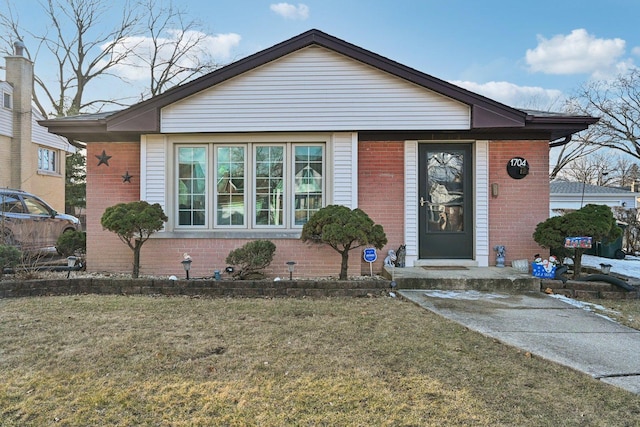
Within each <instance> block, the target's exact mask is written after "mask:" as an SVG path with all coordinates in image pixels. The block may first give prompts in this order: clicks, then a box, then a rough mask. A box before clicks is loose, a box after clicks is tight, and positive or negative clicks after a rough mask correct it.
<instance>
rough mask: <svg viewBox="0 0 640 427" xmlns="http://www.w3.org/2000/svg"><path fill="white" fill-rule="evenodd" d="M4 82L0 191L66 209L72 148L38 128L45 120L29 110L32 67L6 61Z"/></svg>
mask: <svg viewBox="0 0 640 427" xmlns="http://www.w3.org/2000/svg"><path fill="white" fill-rule="evenodd" d="M5 70H6V79H5V81H1V80H0V94H1V96H2V105H1V106H0V187H8V188H14V189H20V190H25V191H28V192H30V193H33V194H35V195H37V196H40V197H42V198H43V199H45V200H46V201H47V202H48V203H49V204H50V205H51V206H52V207H53V208H54V209H56V210H57V211H59V212H64V208H65V204H64V201H65V198H64V191H65V174H64V171H65V156H66V154H67V153H75V148H74V147H73V146H72V145H71V144H69V142H68V141H67V140H66V139H65V138H63V137H60V136H58V135H53V134H51V133H49V132H48V131H47V129H46V128H44V127H42V126H40V125H39V124H38V121H39V120H42V119H44V117H42V115H41V114H40V113H39V112H38V111H36V109H34V108H33V107H32V101H33V63H32V62H31V61H29V60H28V59H27V58H25V57H23V56H22V49H21V48H20V46H18V47H17V48H16V54H15V55H14V56H9V57H7V58H6V67H5Z"/></svg>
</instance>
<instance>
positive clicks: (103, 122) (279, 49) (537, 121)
mask: <svg viewBox="0 0 640 427" xmlns="http://www.w3.org/2000/svg"><path fill="white" fill-rule="evenodd" d="M312 45H317V46H321V47H324V48H327V49H329V50H332V51H335V52H337V53H339V54H342V55H345V56H347V57H349V58H352V59H354V60H357V61H359V62H362V63H364V64H367V65H369V66H372V67H374V68H377V69H379V70H381V71H383V72H386V73H389V74H392V75H395V76H397V77H399V78H402V79H405V80H407V81H409V82H412V83H414V84H416V85H418V86H422V87H424V88H426V89H429V90H432V91H434V92H437V93H439V94H441V95H443V96H446V97H449V98H452V99H454V100H457V101H459V102H462V103H464V104H467V105H469V106H470V107H471V121H472V123H471V132H474V131H492V130H494V131H496V130H498V131H499V130H504V129H505V128H509V129H510V130H511V131H516V132H517V129H521V130H524V128H525V127H526V128H527V130H528V129H529V126H530V125H533V126H534V128H533V129H531V130H536V129H535V128H538V129H539V130H541V131H542V130H549V131H550V134H549V139H550V140H555V139H558V138H561V137H564V136H567V135H570V134H572V133H574V132H576V131H579V130H583V129H585V128H586V127H587V126H588V125H589V124H590V123H589V122H588V120H585V119H587V118H582V117H581V118H575V119H576V122H575V123H572V122H571V119H574V117H573V116H563V115H560V116H557V115H556V116H549V117H540V116H539V115H538V114H533V115H532V114H531V113H530V112H525V111H521V110H518V109H515V108H512V107H509V106H507V105H504V104H502V103H499V102H497V101H494V100H492V99H489V98H486V97H484V96H482V95H479V94H476V93H473V92H471V91H468V90H466V89H463V88H461V87H458V86H455V85H452V84H450V83H448V82H445V81H444V80H440V79H438V78H436V77H433V76H431V75H428V74H425V73H422V72H420V71H417V70H415V69H413V68H410V67H407V66H405V65H402V64H400V63H398V62H395V61H392V60H390V59H388V58H385V57H383V56H381V55H378V54H375V53H373V52H370V51H368V50H366V49H363V48H361V47H358V46H356V45H353V44H351V43H348V42H346V41H344V40H341V39H338V38H336V37H333V36H330V35H328V34H326V33H324V32H322V31H319V30H315V29H313V30H309V31H307V32H305V33H302V34H300V35H298V36H295V37H293V38H291V39H289V40H286V41H284V42H281V43H278V44H276V45H274V46H272V47H270V48H268V49H265V50H262V51H260V52H257V53H255V54H253V55H250V56H248V57H246V58H243V59H240V60H238V61H236V62H234V63H232V64H229V65H227V66H225V67H222V68H220V69H218V70H216V71H213V72H211V73H209V74H207V75H205V76H202V77H200V78H197V79H195V80H193V81H191V82H188V83H185V84H183V85H181V86H178V87H175V88H172V89H170V90H168V91H166V92H164V93H163V94H161V95H158V96H156V97H153V98H151V99H148V100H146V101H143V102H140V103H138V104H135V105H132V106H131V107H129V108H126V109H124V110H121V111H119V112H114V113H112V114H100V115H98V117H96V116H94V117H93V118H92V115H88V116H78V117H75V118H62V119H51V120H43V121H41V122H40V124H41V125H43V126H47V127H48V128H49V130H50V132H52V133H56V134H60V135H63V136H67V137H70V138H72V139H78V140H83V141H86V142H91V141H105V140H109V141H115V140H119V141H124V140H131V139H130V138H131V136H134V138H133V140H136V139H139V135H141V134H145V133H159V132H160V110H161V109H162V108H163V107H165V106H167V105H170V104H172V103H174V102H177V101H179V100H182V99H184V98H186V97H188V96H191V95H193V94H196V93H198V92H200V91H203V90H205V89H208V88H211V87H213V86H215V85H217V84H220V83H222V82H224V81H226V80H229V79H231V78H233V77H236V76H239V75H241V74H243V73H245V72H247V71H250V70H252V69H255V68H257V67H260V66H262V65H265V64H268V63H269V62H272V61H274V60H276V59H279V58H282V57H284V56H286V55H288V54H291V53H293V52H296V51H298V50H300V49H303V48H306V47H308V46H312ZM541 115H544V113H542V114H541ZM588 119H592V118H588ZM568 124H569V126H568V128H567V125H568ZM549 126H550V127H551V128H553V127H554V126H555V127H558V129H557V130H556V131H555V132H554V131H553V130H551V129H549ZM356 130H357V129H356ZM310 131H311V129H310ZM136 135H137V136H138V137H137V138H136V137H135V136H136Z"/></svg>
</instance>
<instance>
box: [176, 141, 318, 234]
mask: <svg viewBox="0 0 640 427" xmlns="http://www.w3.org/2000/svg"><path fill="white" fill-rule="evenodd" d="M176 159H177V160H176V170H177V174H176V180H177V187H176V188H177V190H176V195H177V207H176V213H177V223H176V225H177V227H179V228H185V227H189V228H191V227H194V228H204V229H212V228H220V229H287V228H300V227H302V226H303V225H304V224H305V223H306V222H307V221H308V220H309V218H310V217H311V215H313V214H314V213H315V212H316V211H317V210H319V209H320V208H322V206H323V205H324V203H325V191H326V190H325V167H326V166H325V160H326V159H325V145H324V143H285V142H282V143H245V144H238V143H232V144H226V143H203V144H190V145H188V146H187V145H176ZM209 183H211V184H209Z"/></svg>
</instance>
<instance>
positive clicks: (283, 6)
mask: <svg viewBox="0 0 640 427" xmlns="http://www.w3.org/2000/svg"><path fill="white" fill-rule="evenodd" d="M269 8H270V9H271V10H272V11H274V12H275V13H277V14H278V15H280V16H282V17H283V18H285V19H299V20H301V21H304V20H305V19H307V18H308V17H309V6H307V5H306V4H302V3H298V6H294V5H292V4H289V3H274V4H272V5H271V6H269Z"/></svg>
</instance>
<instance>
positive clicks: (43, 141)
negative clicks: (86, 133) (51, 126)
mask: <svg viewBox="0 0 640 427" xmlns="http://www.w3.org/2000/svg"><path fill="white" fill-rule="evenodd" d="M42 119H44V116H43V115H42V114H40V112H38V111H37V110H36V109H33V111H32V114H31V140H32V141H33V142H34V143H36V144H38V145H44V146H46V147H51V148H54V149H57V150H64V151H66V152H67V153H75V152H76V148H75V147H74V146H73V145H71V144H70V143H69V141H67V139H66V138H64V137H62V136H60V135H55V134H53V133H49V131H48V129H47V128H46V127H44V126H40V125H39V124H38V120H42Z"/></svg>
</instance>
